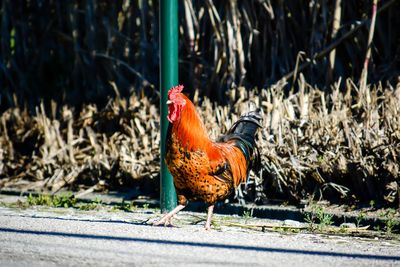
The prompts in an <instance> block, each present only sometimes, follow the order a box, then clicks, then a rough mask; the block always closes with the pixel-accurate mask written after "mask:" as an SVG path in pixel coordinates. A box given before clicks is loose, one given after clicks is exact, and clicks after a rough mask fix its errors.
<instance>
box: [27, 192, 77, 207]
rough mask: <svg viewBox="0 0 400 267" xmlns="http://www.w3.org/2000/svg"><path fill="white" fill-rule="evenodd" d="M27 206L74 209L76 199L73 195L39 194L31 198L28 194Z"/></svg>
mask: <svg viewBox="0 0 400 267" xmlns="http://www.w3.org/2000/svg"><path fill="white" fill-rule="evenodd" d="M26 202H27V203H28V205H29V206H49V207H56V208H58V207H63V208H70V207H74V206H75V204H76V198H75V196H74V195H73V194H71V193H68V194H61V195H55V196H51V195H45V194H40V195H38V196H33V195H32V194H29V196H28V198H27V201H26Z"/></svg>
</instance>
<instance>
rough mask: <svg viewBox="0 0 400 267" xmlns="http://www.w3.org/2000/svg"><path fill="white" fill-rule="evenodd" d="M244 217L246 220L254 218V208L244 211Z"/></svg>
mask: <svg viewBox="0 0 400 267" xmlns="http://www.w3.org/2000/svg"><path fill="white" fill-rule="evenodd" d="M242 217H243V219H246V220H248V219H251V218H253V209H251V210H245V211H243V215H242Z"/></svg>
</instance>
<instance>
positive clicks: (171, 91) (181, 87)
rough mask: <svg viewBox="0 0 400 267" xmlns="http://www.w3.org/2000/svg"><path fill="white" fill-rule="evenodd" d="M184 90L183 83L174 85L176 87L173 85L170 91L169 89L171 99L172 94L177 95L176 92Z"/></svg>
mask: <svg viewBox="0 0 400 267" xmlns="http://www.w3.org/2000/svg"><path fill="white" fill-rule="evenodd" d="M182 90H183V85H177V86H174V87H172V88H171V89H169V91H168V97H169V98H170V99H171V96H172V95H175V94H177V93H180V92H182Z"/></svg>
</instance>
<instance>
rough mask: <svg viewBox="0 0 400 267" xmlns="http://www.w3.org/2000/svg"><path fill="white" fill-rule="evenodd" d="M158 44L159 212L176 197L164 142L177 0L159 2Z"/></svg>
mask: <svg viewBox="0 0 400 267" xmlns="http://www.w3.org/2000/svg"><path fill="white" fill-rule="evenodd" d="M160 43H161V51H160V53H161V55H160V58H161V64H160V66H161V68H160V76H161V79H160V91H161V118H160V120H161V190H160V201H161V203H160V204H161V207H160V208H161V211H162V212H165V211H170V210H172V209H173V208H175V207H176V193H175V188H174V183H173V179H172V176H171V174H170V173H169V171H168V168H167V166H166V164H165V138H166V135H167V129H168V120H167V114H168V106H167V103H166V102H167V99H168V96H167V93H168V90H169V89H170V88H171V87H172V86H176V85H178V0H160Z"/></svg>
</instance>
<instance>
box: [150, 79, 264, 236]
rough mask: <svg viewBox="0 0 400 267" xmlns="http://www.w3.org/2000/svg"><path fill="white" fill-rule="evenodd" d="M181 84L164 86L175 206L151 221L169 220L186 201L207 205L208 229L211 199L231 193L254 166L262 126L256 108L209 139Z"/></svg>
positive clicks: (255, 167)
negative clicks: (257, 141) (156, 219)
mask: <svg viewBox="0 0 400 267" xmlns="http://www.w3.org/2000/svg"><path fill="white" fill-rule="evenodd" d="M182 90H183V86H182V85H178V86H176V87H173V88H172V89H170V90H169V91H168V101H167V104H168V117H167V118H168V120H169V122H170V124H169V127H168V133H167V142H166V157H165V158H166V163H167V166H168V169H169V171H170V172H171V174H172V176H173V179H174V185H175V188H176V193H177V196H178V206H177V207H176V208H175V209H173V210H172V211H171V212H169V213H168V214H166V215H165V216H164V217H163V218H161V219H160V220H159V221H158V222H156V223H155V224H154V225H162V224H163V225H171V224H172V223H171V220H172V218H173V217H174V215H175V214H176V213H178V212H179V211H180V210H182V209H183V208H185V207H186V205H187V204H188V201H203V202H205V203H206V204H207V205H208V214H207V221H206V224H205V229H206V230H209V229H210V228H211V218H212V214H213V210H214V204H215V203H216V202H217V201H221V200H224V199H226V198H227V197H229V195H230V194H231V193H232V192H234V190H235V188H237V187H238V186H239V184H240V183H242V182H245V181H246V180H247V178H248V176H249V172H250V170H251V169H253V170H255V171H258V169H259V166H260V156H259V153H258V148H257V146H256V143H255V135H256V132H257V129H258V128H260V127H261V120H262V118H261V115H260V110H259V109H257V110H256V111H252V112H249V113H247V114H244V115H242V116H241V117H240V118H239V120H238V121H237V122H235V123H234V124H233V125H232V127H231V129H230V130H229V131H228V132H227V133H226V134H225V135H224V136H222V137H221V138H219V139H218V140H217V141H212V140H210V138H209V136H208V134H207V131H206V128H205V126H204V124H203V122H202V120H201V119H200V116H199V114H198V113H197V112H196V108H195V106H194V105H193V103H192V102H191V101H190V100H189V99H188V98H187V97H186V96H185V95H184V94H182Z"/></svg>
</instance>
